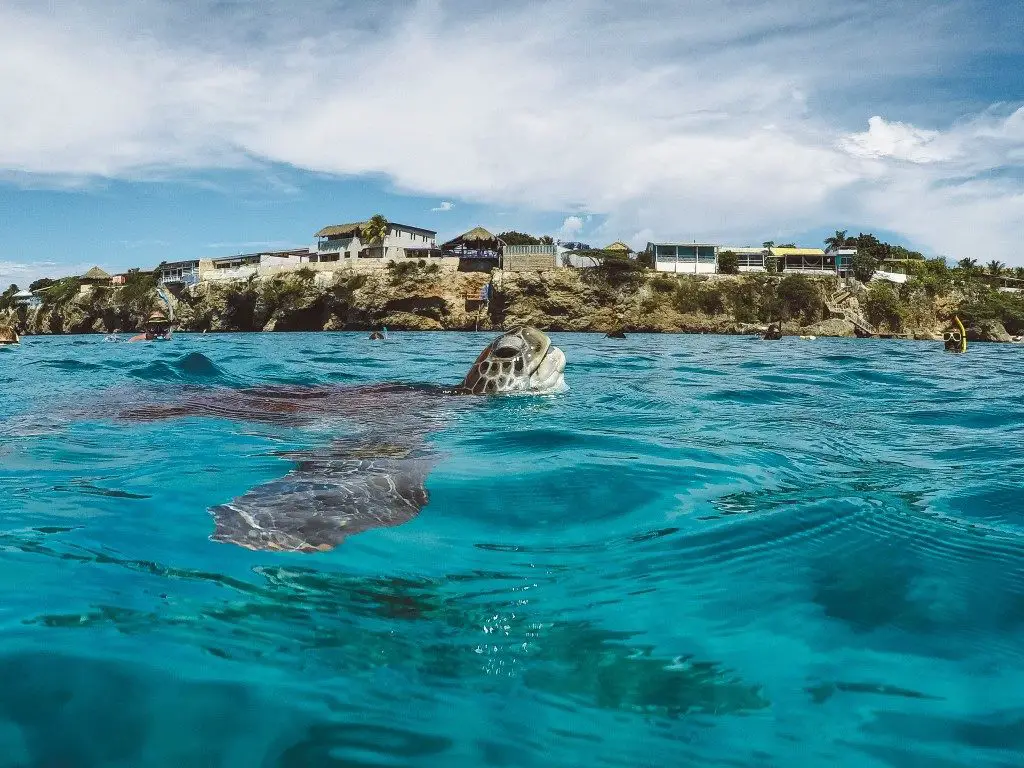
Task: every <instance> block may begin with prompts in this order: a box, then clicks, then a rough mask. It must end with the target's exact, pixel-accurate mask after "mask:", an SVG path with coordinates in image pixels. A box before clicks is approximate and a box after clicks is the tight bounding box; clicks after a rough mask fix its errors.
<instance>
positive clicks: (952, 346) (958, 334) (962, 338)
mask: <svg viewBox="0 0 1024 768" xmlns="http://www.w3.org/2000/svg"><path fill="white" fill-rule="evenodd" d="M953 322H954V324H955V325H956V328H954V329H952V330H949V331H946V332H945V333H944V334H942V342H943V344H945V346H946V351H947V352H958V353H959V352H966V351H967V331H966V330H964V324H963V323H961V322H960V318H959V317H957V316H956V315H954V316H953Z"/></svg>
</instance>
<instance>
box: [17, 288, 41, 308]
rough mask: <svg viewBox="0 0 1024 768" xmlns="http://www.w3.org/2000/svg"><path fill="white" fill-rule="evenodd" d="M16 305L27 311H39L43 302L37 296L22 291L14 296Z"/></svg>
mask: <svg viewBox="0 0 1024 768" xmlns="http://www.w3.org/2000/svg"><path fill="white" fill-rule="evenodd" d="M14 303H15V304H16V305H18V306H19V307H25V308H26V309H39V307H40V306H41V305H42V303H43V302H42V299H40V298H39V297H38V296H36V295H35V294H33V293H30V292H29V291H25V290H22V291H18V292H17V293H16V294H14Z"/></svg>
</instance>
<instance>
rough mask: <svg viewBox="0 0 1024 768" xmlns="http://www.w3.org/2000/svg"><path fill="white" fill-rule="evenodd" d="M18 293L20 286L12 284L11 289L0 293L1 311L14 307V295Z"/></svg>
mask: <svg viewBox="0 0 1024 768" xmlns="http://www.w3.org/2000/svg"><path fill="white" fill-rule="evenodd" d="M17 292H18V286H16V285H14V283H11V287H10V288H8V289H7V290H6V291H4V292H3V293H0V309H10V308H11V307H13V306H14V294H16V293H17Z"/></svg>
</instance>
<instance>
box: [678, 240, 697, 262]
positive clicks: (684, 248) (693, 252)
mask: <svg viewBox="0 0 1024 768" xmlns="http://www.w3.org/2000/svg"><path fill="white" fill-rule="evenodd" d="M676 253H677V255H678V257H679V261H682V262H685V263H687V264H692V263H693V262H695V261H697V246H696V245H680V246H677V247H676Z"/></svg>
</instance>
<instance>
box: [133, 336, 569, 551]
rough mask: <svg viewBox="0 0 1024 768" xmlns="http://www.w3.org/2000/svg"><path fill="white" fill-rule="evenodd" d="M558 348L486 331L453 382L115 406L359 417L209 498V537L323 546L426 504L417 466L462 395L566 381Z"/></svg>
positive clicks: (552, 387)
mask: <svg viewBox="0 0 1024 768" xmlns="http://www.w3.org/2000/svg"><path fill="white" fill-rule="evenodd" d="M564 370H565V355H564V354H563V353H562V351H561V350H560V349H559V348H558V347H556V346H554V345H553V344H552V343H551V340H550V339H549V338H548V337H547V335H545V334H544V333H542V332H541V331H538V330H537V329H535V328H528V327H527V328H520V329H517V330H514V331H510V332H508V333H504V334H502V335H501V336H499V337H498V338H497V339H495V340H494V341H492V342H491V343H490V344H489V345H487V347H485V348H484V350H483V351H482V352H481V353H480V355H479V356H478V357H477V359H476V361H475V362H474V363H473V365H472V367H471V368H470V369H469V372H468V373H467V374H466V376H465V378H464V379H463V380H462V382H461V383H459V384H458V385H456V386H454V387H436V386H426V385H413V384H378V385H369V386H362V387H301V388H295V387H271V388H261V389H247V390H230V389H223V390H218V391H214V392H205V393H199V394H195V395H192V396H189V397H186V398H184V399H182V400H181V401H179V402H175V403H170V404H156V405H146V406H139V407H136V408H133V409H129V410H126V411H124V412H123V413H122V414H121V418H124V419H128V420H132V421H152V420H157V419H166V418H175V417H193V416H213V417H220V418H231V419H239V420H248V421H257V422H269V423H282V424H290V425H297V426H298V425H303V424H313V423H317V422H323V421H324V420H325V418H333V417H335V416H338V417H341V418H344V419H347V420H350V421H351V422H353V423H354V424H356V425H358V426H360V427H362V432H361V434H359V435H358V436H354V437H343V438H338V439H336V440H334V441H333V442H332V443H330V444H329V445H327V446H325V447H323V448H322V449H319V450H313V451H302V452H289V453H283V454H280V455H282V456H285V457H287V458H290V459H293V460H295V461H296V462H297V466H296V467H295V468H294V469H293V470H292V471H291V472H289V473H288V474H287V475H286V476H285V477H283V478H280V479H277V480H273V481H271V482H269V483H266V484H264V485H260V486H258V487H256V488H253V489H252V490H250V491H248V492H247V493H245V494H244V495H242V496H240V497H238V498H236V499H233V500H232V501H230V502H228V503H226V504H221V505H219V506H217V507H214V508H213V509H212V510H211V512H212V514H213V518H214V521H215V530H214V533H213V535H212V538H213V540H214V541H221V542H229V543H232V544H237V545H240V546H243V547H247V548H249V549H254V550H287V551H298V552H316V551H327V550H331V549H333V548H334V547H336V546H337V545H338V544H340V543H341V542H342V541H343V540H344V539H345V537H346V536H351V535H353V534H356V533H359V532H361V531H365V530H369V529H372V528H380V527H386V526H394V525H400V524H402V523H405V522H408V521H409V520H411V519H412V518H413V517H415V516H416V515H417V514H418V513H419V511H420V509H422V508H423V506H424V505H425V504H426V503H427V492H426V489H425V487H424V485H425V481H426V478H427V475H428V474H429V472H430V470H431V469H432V467H433V466H434V464H435V463H436V461H437V459H438V454H437V451H436V450H435V449H433V448H431V447H430V445H429V444H428V442H427V439H426V438H427V435H428V434H429V433H430V432H431V431H432V430H433V429H436V428H438V427H440V426H442V425H443V424H444V423H445V422H446V421H447V419H448V417H449V416H450V415H451V414H452V413H453V412H454V411H456V410H458V409H459V408H462V407H467V406H469V405H471V404H472V403H473V402H474V401H478V400H479V398H476V397H465V395H505V394H514V393H517V394H545V393H552V392H558V391H561V390H563V389H564V388H565V381H564V378H563V372H564Z"/></svg>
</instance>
